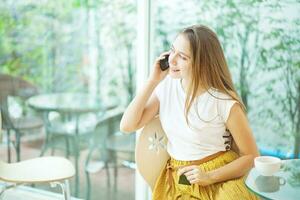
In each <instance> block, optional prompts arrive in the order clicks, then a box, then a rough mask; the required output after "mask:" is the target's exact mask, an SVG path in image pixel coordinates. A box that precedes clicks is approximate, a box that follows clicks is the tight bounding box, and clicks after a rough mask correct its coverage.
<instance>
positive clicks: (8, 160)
mask: <svg viewBox="0 0 300 200" xmlns="http://www.w3.org/2000/svg"><path fill="white" fill-rule="evenodd" d="M7 162H8V163H10V162H11V152H10V129H7Z"/></svg>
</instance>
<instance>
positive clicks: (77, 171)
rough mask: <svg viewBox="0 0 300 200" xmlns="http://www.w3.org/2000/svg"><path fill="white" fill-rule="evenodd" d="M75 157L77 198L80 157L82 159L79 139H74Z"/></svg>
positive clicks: (77, 193) (77, 194)
mask: <svg viewBox="0 0 300 200" xmlns="http://www.w3.org/2000/svg"><path fill="white" fill-rule="evenodd" d="M74 150H75V152H74V154H75V155H74V157H75V197H78V196H79V163H78V162H79V157H80V152H79V141H78V138H77V137H75V138H74Z"/></svg>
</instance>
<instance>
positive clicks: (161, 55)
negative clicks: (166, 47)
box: [156, 51, 170, 61]
mask: <svg viewBox="0 0 300 200" xmlns="http://www.w3.org/2000/svg"><path fill="white" fill-rule="evenodd" d="M169 54H170V51H165V52H163V53H161V54H160V55H159V57H157V58H156V61H159V60H162V59H164V58H165V57H166V55H169Z"/></svg>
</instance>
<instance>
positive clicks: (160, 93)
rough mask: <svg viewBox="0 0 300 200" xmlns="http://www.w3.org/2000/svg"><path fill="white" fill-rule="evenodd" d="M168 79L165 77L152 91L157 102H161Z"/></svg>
mask: <svg viewBox="0 0 300 200" xmlns="http://www.w3.org/2000/svg"><path fill="white" fill-rule="evenodd" d="M168 79H169V77H168V76H167V77H166V78H165V79H164V80H162V81H161V82H160V83H159V84H158V85H157V86H156V88H155V89H154V94H155V95H156V97H157V98H158V100H159V101H161V100H162V98H163V95H164V94H165V88H166V84H167V83H166V82H167V81H168Z"/></svg>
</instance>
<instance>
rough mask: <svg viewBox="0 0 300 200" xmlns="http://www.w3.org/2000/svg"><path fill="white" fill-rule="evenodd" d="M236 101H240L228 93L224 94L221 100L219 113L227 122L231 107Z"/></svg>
mask: <svg viewBox="0 0 300 200" xmlns="http://www.w3.org/2000/svg"><path fill="white" fill-rule="evenodd" d="M224 97H225V98H224ZM235 103H238V102H237V101H236V100H233V99H232V98H231V97H230V96H228V95H222V97H221V99H220V100H219V108H220V109H219V114H220V116H221V117H222V118H223V120H224V122H225V123H226V122H227V120H228V117H229V114H230V111H231V108H232V106H233V105H234V104H235Z"/></svg>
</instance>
